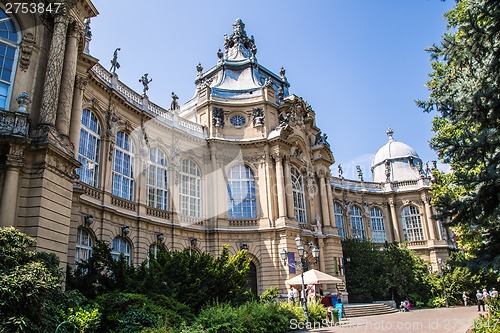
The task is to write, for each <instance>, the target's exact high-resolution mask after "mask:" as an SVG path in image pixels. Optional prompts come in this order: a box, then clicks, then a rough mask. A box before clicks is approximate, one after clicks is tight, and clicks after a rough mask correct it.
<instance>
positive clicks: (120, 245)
mask: <svg viewBox="0 0 500 333" xmlns="http://www.w3.org/2000/svg"><path fill="white" fill-rule="evenodd" d="M130 253H131V251H130V244H129V242H128V241H127V240H126V239H125V238H123V237H115V238H114V239H113V242H112V243H111V256H112V257H113V259H114V260H118V259H119V258H120V255H122V254H123V256H124V257H125V259H126V260H127V263H128V264H129V265H130Z"/></svg>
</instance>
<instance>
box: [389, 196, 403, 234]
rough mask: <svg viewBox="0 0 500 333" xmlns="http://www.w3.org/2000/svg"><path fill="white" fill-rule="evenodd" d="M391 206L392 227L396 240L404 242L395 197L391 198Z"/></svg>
mask: <svg viewBox="0 0 500 333" xmlns="http://www.w3.org/2000/svg"><path fill="white" fill-rule="evenodd" d="M389 206H390V207H391V217H392V227H393V229H394V240H395V241H397V242H402V241H403V239H402V238H401V234H400V232H399V222H398V215H397V214H396V206H395V203H394V198H389Z"/></svg>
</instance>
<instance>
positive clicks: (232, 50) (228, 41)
mask: <svg viewBox="0 0 500 333" xmlns="http://www.w3.org/2000/svg"><path fill="white" fill-rule="evenodd" d="M224 49H225V50H226V52H225V54H226V58H227V59H238V58H240V57H244V58H252V59H254V58H255V56H256V54H257V47H256V46H255V38H254V37H253V36H251V37H250V38H248V35H247V33H246V31H245V24H244V23H243V21H242V20H241V19H236V21H235V22H234V23H233V33H232V34H231V36H228V35H227V34H224ZM217 55H218V56H219V52H218V54H217ZM219 59H221V57H220V56H219Z"/></svg>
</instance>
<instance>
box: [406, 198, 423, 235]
mask: <svg viewBox="0 0 500 333" xmlns="http://www.w3.org/2000/svg"><path fill="white" fill-rule="evenodd" d="M401 217H402V218H403V221H402V222H403V233H404V235H405V241H408V242H413V241H420V240H424V229H423V227H422V219H421V218H420V211H419V210H418V208H417V207H415V206H405V207H404V208H403V211H402V212H401Z"/></svg>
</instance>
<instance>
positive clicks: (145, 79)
mask: <svg viewBox="0 0 500 333" xmlns="http://www.w3.org/2000/svg"><path fill="white" fill-rule="evenodd" d="M151 81H153V79H148V73H146V74H144V75H143V76H142V77H141V78H140V79H139V82H140V83H142V85H143V87H144V88H143V89H142V92H143V93H144V96H147V92H148V90H149V83H150V82H151Z"/></svg>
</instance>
